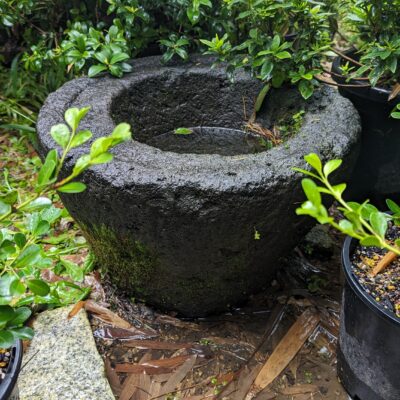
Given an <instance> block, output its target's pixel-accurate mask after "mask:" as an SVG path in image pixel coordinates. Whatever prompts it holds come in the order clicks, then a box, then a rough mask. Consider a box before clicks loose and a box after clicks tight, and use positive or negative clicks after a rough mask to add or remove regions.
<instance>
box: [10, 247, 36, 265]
mask: <svg viewBox="0 0 400 400" xmlns="http://www.w3.org/2000/svg"><path fill="white" fill-rule="evenodd" d="M39 258H40V246H39V245H37V244H31V245H29V246H28V247H26V248H25V249H24V250H23V251H22V252H21V253H20V255H19V256H18V257H17V259H16V260H15V261H14V264H13V265H14V266H15V267H16V268H21V267H26V266H30V265H32V264H34V263H35V262H36V261H37V260H38V259H39Z"/></svg>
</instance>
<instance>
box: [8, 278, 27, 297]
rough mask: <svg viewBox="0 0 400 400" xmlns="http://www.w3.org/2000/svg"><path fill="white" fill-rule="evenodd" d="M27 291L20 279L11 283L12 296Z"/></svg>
mask: <svg viewBox="0 0 400 400" xmlns="http://www.w3.org/2000/svg"><path fill="white" fill-rule="evenodd" d="M25 291H26V287H25V285H24V284H23V283H22V282H21V281H20V280H19V279H15V280H14V281H13V282H12V283H11V285H10V294H11V295H12V296H16V297H18V296H21V295H22V294H24V293H25Z"/></svg>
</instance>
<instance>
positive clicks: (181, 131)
mask: <svg viewBox="0 0 400 400" xmlns="http://www.w3.org/2000/svg"><path fill="white" fill-rule="evenodd" d="M192 133H193V131H192V130H191V129H189V128H177V129H175V130H174V134H175V135H191V134H192Z"/></svg>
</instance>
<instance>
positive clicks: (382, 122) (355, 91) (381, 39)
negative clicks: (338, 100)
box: [331, 0, 400, 205]
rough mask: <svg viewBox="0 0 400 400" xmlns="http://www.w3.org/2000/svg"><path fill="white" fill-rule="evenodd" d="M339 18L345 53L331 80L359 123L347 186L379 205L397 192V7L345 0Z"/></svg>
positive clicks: (399, 12) (399, 56)
mask: <svg viewBox="0 0 400 400" xmlns="http://www.w3.org/2000/svg"><path fill="white" fill-rule="evenodd" d="M349 10H350V11H349ZM342 14H343V17H342V23H341V29H340V30H341V31H343V32H344V33H342V36H343V37H344V38H345V39H347V44H348V47H349V50H348V51H345V52H340V51H339V52H338V53H339V56H338V57H337V58H336V59H335V60H334V62H333V65H332V72H331V75H332V78H333V79H334V80H336V82H337V83H338V85H339V90H340V93H341V94H342V95H344V96H345V97H347V98H349V99H350V100H351V101H352V102H353V103H354V105H355V106H356V108H357V110H358V111H359V113H360V115H361V117H362V123H363V135H362V141H361V152H360V158H359V162H358V165H357V166H356V170H355V173H354V178H353V181H354V182H351V183H352V185H351V186H352V187H353V188H355V190H354V191H355V193H357V195H358V196H359V197H360V198H364V197H370V198H372V199H373V200H374V201H375V202H379V203H380V205H382V204H383V200H384V199H385V198H387V197H392V196H393V195H395V194H397V193H398V192H399V190H400V181H399V179H398V170H399V168H400V160H399V158H398V157H397V149H398V148H399V146H400V136H399V135H398V131H399V130H400V121H398V119H399V117H400V114H399V112H398V109H397V106H398V104H399V102H400V96H399V93H400V82H399V77H400V62H399V61H400V36H399V30H400V2H399V1H398V0H395V1H392V0H383V1H382V0H372V1H367V0H346V1H344V2H343V12H342ZM371 154H373V162H371ZM363 182H365V183H366V182H368V184H367V185H365V184H364V183H363Z"/></svg>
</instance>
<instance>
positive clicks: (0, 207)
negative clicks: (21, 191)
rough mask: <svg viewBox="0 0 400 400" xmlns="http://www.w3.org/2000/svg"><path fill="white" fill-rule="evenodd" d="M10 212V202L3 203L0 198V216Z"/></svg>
mask: <svg viewBox="0 0 400 400" xmlns="http://www.w3.org/2000/svg"><path fill="white" fill-rule="evenodd" d="M10 212H11V206H10V204H7V203H4V202H3V201H1V200H0V216H2V215H6V214H9V213H10Z"/></svg>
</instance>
